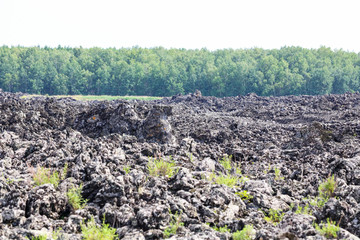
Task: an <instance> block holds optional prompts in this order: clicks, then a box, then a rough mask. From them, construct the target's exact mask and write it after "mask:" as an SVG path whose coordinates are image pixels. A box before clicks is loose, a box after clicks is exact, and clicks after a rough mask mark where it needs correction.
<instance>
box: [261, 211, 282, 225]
mask: <svg viewBox="0 0 360 240" xmlns="http://www.w3.org/2000/svg"><path fill="white" fill-rule="evenodd" d="M284 215H285V213H281V211H279V210H275V209H272V208H270V209H269V213H268V216H267V217H265V218H264V219H265V220H266V221H267V222H271V223H273V224H274V225H275V226H276V225H277V224H278V223H279V222H281V220H282V218H283V217H284Z"/></svg>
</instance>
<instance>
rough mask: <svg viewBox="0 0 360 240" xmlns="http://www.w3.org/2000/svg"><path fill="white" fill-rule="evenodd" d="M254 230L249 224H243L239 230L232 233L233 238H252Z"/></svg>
mask: <svg viewBox="0 0 360 240" xmlns="http://www.w3.org/2000/svg"><path fill="white" fill-rule="evenodd" d="M255 235H256V231H255V229H254V228H253V226H251V225H245V227H244V228H243V229H242V230H241V231H236V232H234V233H233V234H232V238H233V240H253V239H254V238H255Z"/></svg>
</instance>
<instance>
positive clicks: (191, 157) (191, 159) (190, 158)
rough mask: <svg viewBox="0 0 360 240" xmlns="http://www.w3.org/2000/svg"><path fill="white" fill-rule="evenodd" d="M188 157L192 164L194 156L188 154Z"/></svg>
mask: <svg viewBox="0 0 360 240" xmlns="http://www.w3.org/2000/svg"><path fill="white" fill-rule="evenodd" d="M188 157H189V160H190V162H194V156H193V154H192V153H188Z"/></svg>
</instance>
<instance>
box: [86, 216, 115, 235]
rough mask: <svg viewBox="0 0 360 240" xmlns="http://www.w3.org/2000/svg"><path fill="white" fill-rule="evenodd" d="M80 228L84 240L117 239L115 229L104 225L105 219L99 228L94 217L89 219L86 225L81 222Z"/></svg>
mask: <svg viewBox="0 0 360 240" xmlns="http://www.w3.org/2000/svg"><path fill="white" fill-rule="evenodd" d="M80 226H81V233H82V236H83V239H84V240H98V239H101V240H113V239H116V238H117V235H116V234H115V232H116V229H115V228H112V227H109V224H105V217H104V220H103V223H102V226H101V227H99V226H97V225H96V223H95V220H94V217H91V219H90V220H89V221H88V222H87V223H86V224H85V223H84V222H82V223H81V224H80Z"/></svg>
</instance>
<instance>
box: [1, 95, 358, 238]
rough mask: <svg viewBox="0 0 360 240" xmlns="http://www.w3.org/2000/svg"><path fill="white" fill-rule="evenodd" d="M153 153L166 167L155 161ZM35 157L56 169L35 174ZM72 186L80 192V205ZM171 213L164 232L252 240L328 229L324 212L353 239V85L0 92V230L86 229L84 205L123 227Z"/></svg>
mask: <svg viewBox="0 0 360 240" xmlns="http://www.w3.org/2000/svg"><path fill="white" fill-rule="evenodd" d="M230 156H231V157H230ZM156 159H157V160H159V161H164V162H171V161H172V163H174V165H175V166H172V167H171V169H172V170H174V172H173V174H168V173H165V174H161V173H158V174H153V173H151V172H150V169H151V166H154V165H153V164H154V161H155V160H156ZM230 160H231V163H230V167H229V166H228V165H226V164H225V162H226V161H228V163H229V162H230ZM39 169H48V170H49V171H50V173H51V174H54V173H57V174H58V179H57V182H56V183H55V184H54V183H53V184H51V183H47V184H41V183H40V184H37V183H36V177H39V174H40V173H39V171H38V170H39ZM50 173H48V175H49V174H50ZM45 175H46V174H45ZM332 176H334V180H335V182H336V184H335V189H334V191H333V192H331V193H330V194H329V197H328V198H327V199H326V201H325V200H324V199H322V198H321V196H324V194H323V192H321V187H320V186H321V184H323V183H325V182H326V181H327V180H329V179H331V177H332ZM220 177H223V178H226V177H228V178H229V179H235V183H234V184H228V183H227V182H226V181H225V182H220V181H218V180H219V179H220ZM74 186H78V187H79V189H81V191H80V192H81V197H82V198H83V199H86V201H87V202H86V204H82V207H80V208H79V209H76V208H75V207H74V205H73V204H71V202H70V200H69V197H68V192H69V190H70V189H72V188H74ZM80 186H81V187H82V188H80ZM319 196H320V197H319ZM319 199H320V200H319ZM321 199H322V200H324V201H323V202H322V204H321V202H320V201H321ZM304 209H306V210H304ZM176 212H177V213H178V214H177V216H179V218H178V220H179V221H180V222H181V223H183V224H178V225H179V228H178V229H177V231H176V232H175V233H171V234H169V235H166V237H169V238H170V239H209V240H213V239H214V240H215V239H232V238H233V235H232V234H233V233H234V232H236V231H241V230H242V229H243V228H244V226H250V225H251V226H252V228H253V230H252V231H251V234H250V235H251V236H249V237H250V238H249V239H326V237H328V238H331V236H324V234H322V233H321V232H320V231H319V230H318V229H319V228H321V227H324V228H325V226H326V225H325V224H324V223H326V222H327V221H328V220H329V221H333V222H334V223H335V224H336V225H338V226H339V231H337V237H336V238H338V239H359V238H358V237H357V236H360V94H358V93H354V94H344V95H327V96H286V97H259V96H256V95H254V94H250V95H247V96H238V97H231V98H215V97H203V96H201V94H200V93H197V94H190V95H185V96H173V97H171V98H163V99H162V100H156V101H149V102H143V101H120V100H117V101H112V102H100V101H91V102H79V101H75V100H72V99H71V98H63V99H56V98H45V97H40V98H32V99H21V98H20V95H19V94H12V93H6V92H0V239H32V238H33V239H35V237H37V236H40V235H47V236H48V239H51V238H52V237H51V236H52V233H54V232H58V233H59V235H58V239H82V229H81V226H82V225H83V224H85V223H86V222H88V221H89V219H91V218H92V217H93V218H94V219H95V221H96V223H97V224H98V226H100V225H101V224H102V222H103V221H104V222H105V223H106V224H109V226H110V227H113V228H115V229H116V234H117V235H118V237H119V239H163V238H165V235H164V232H165V231H167V229H168V228H169V226H171V224H172V222H173V219H174V218H173V217H174V216H175V215H176V214H175V213H176ZM274 212H276V213H277V214H276V215H278V216H275V215H274V214H273V213H274ZM225 226H226V229H227V231H221V230H220V229H221V228H223V229H224V228H225ZM316 226H318V227H317V228H318V229H316ZM219 230H220V231H219Z"/></svg>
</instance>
